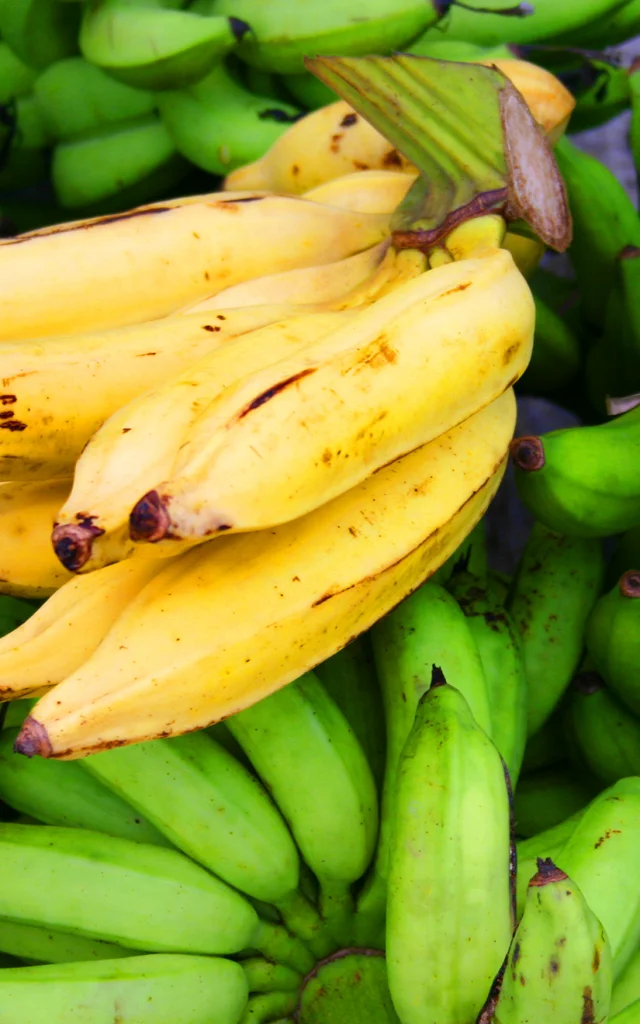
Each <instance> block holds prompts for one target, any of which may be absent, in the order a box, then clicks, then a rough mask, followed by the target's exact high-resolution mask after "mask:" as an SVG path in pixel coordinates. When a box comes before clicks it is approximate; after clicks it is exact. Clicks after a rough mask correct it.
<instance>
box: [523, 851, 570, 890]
mask: <svg viewBox="0 0 640 1024" xmlns="http://www.w3.org/2000/svg"><path fill="white" fill-rule="evenodd" d="M537 865H538V870H537V872H536V874H535V875H534V876H533V878H532V879H531V881H530V882H529V888H530V889H535V888H542V887H543V886H545V885H552V884H553V883H554V882H565V881H566V880H567V877H568V876H567V875H566V874H565V872H564V871H562V870H561V869H560V868H559V867H556V865H555V864H554V863H553V861H552V859H551V857H538V859H537Z"/></svg>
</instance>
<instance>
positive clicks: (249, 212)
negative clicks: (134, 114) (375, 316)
mask: <svg viewBox="0 0 640 1024" xmlns="http://www.w3.org/2000/svg"><path fill="white" fill-rule="evenodd" d="M387 233H388V216H387V215H386V214H365V213H352V212H351V211H349V210H341V209H340V208H339V207H336V206H331V207H329V206H323V205H321V204H320V203H314V202H312V201H308V200H305V199H301V198H299V197H295V196H275V195H264V194H260V193H255V192H240V193H239V194H225V193H221V194H219V195H218V196H215V197H210V196H208V197H205V201H192V202H188V203H183V204H181V205H179V206H175V205H174V206H172V205H169V204H162V203H156V204H154V205H152V206H143V207H138V208H137V209H134V210H129V211H128V212H126V213H122V214H114V215H111V216H105V217H101V218H95V219H93V220H91V221H81V222H79V223H78V222H77V223H76V224H61V225H58V226H57V227H56V228H55V229H52V228H46V229H44V230H39V231H32V232H29V233H28V234H24V235H18V236H17V237H16V238H10V239H6V240H5V241H2V242H0V306H1V307H2V321H1V322H0V340H6V339H13V340H15V339H19V338H34V337H38V336H40V335H47V336H49V335H55V334H74V333H79V332H82V331H87V330H97V329H106V328H109V327H120V326H124V325H126V324H132V323H142V322H144V321H147V320H153V319H156V318H158V317H163V316H166V315H167V314H169V313H172V312H175V310H177V309H181V308H184V307H185V306H187V305H188V304H189V303H195V302H197V301H198V300H199V299H202V298H205V297H206V296H208V295H212V294H214V293H215V292H217V291H221V290H222V288H227V287H229V286H230V285H232V284H237V283H239V282H240V281H247V280H249V279H250V278H253V277H258V276H259V275H260V274H264V273H266V272H267V271H269V272H270V273H274V272H276V271H280V270H288V269H291V268H292V267H304V266H307V267H310V266H314V265H316V264H320V263H328V262H330V261H331V260H338V259H342V258H343V257H344V256H350V255H352V254H353V253H355V252H360V251H362V250H363V249H367V248H369V247H370V246H372V245H375V244H376V243H377V242H380V241H382V239H383V238H384V237H385V236H386V235H387Z"/></svg>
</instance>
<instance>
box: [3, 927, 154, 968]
mask: <svg viewBox="0 0 640 1024" xmlns="http://www.w3.org/2000/svg"><path fill="white" fill-rule="evenodd" d="M0 950H3V951H6V952H10V953H12V954H13V955H15V956H18V957H20V959H21V960H23V961H25V962H27V963H30V964H37V963H42V964H66V963H76V962H79V961H81V960H116V959H119V958H120V957H124V956H135V955H136V950H134V949H126V948H125V947H124V946H117V945H116V944H115V943H113V942H104V941H103V940H102V939H88V938H86V937H85V936H84V935H72V934H71V933H69V932H59V931H56V930H55V929H54V928H41V927H38V925H31V924H22V922H20V921H5V920H0Z"/></svg>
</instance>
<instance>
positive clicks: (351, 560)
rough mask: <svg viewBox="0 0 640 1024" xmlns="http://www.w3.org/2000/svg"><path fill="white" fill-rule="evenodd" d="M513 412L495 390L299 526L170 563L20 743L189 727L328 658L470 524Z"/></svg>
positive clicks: (67, 746)
mask: <svg viewBox="0 0 640 1024" xmlns="http://www.w3.org/2000/svg"><path fill="white" fill-rule="evenodd" d="M514 418H515V404H514V397H513V393H512V392H511V391H508V392H507V393H506V394H505V395H503V396H502V397H501V398H500V399H498V400H497V401H496V402H494V403H492V404H491V405H489V406H488V407H487V408H486V409H484V410H482V411H481V412H479V413H477V414H476V415H475V416H474V417H471V418H469V419H468V420H466V421H465V423H463V424H461V425H460V426H459V427H457V428H455V430H452V431H450V432H449V433H448V434H445V435H443V436H442V437H440V438H437V439H436V440H435V441H433V442H432V443H431V444H430V445H428V446H425V447H423V448H422V449H418V450H417V451H416V452H413V453H411V454H410V455H407V456H405V457H404V459H402V460H399V461H397V462H395V463H392V464H391V465H390V466H387V467H385V468H384V469H382V470H380V471H379V472H378V473H376V474H374V475H373V476H371V477H369V479H368V480H366V481H365V482H364V483H363V484H361V485H360V486H359V487H357V488H354V489H353V490H351V491H349V492H347V493H346V494H345V495H343V496H342V497H340V498H338V499H336V500H334V501H333V502H330V503H329V504H326V505H323V506H322V507H321V508H320V509H319V510H318V511H317V512H314V513H312V514H311V515H309V516H306V517H305V518H304V519H301V520H296V521H294V522H293V523H291V524H289V525H287V526H284V527H280V528H278V529H276V530H272V531H263V532H257V533H248V534H245V535H243V536H238V537H229V538H224V539H220V540H217V541H216V542H215V543H213V544H210V545H206V546H204V547H201V548H198V549H196V550H194V551H192V552H189V553H187V554H186V555H185V556H182V557H181V558H178V559H172V560H171V561H170V562H169V563H168V565H167V567H166V568H165V569H164V570H163V571H162V572H160V573H159V574H158V575H157V576H156V577H155V578H154V580H152V582H151V583H150V584H148V585H147V587H146V588H145V589H144V590H143V591H142V592H141V593H140V594H139V595H138V597H137V598H136V600H135V601H134V602H132V604H130V605H129V606H128V607H127V608H126V609H125V610H124V611H123V614H122V616H121V617H120V619H119V621H118V623H117V624H115V625H114V626H113V627H112V629H111V631H110V633H109V634H108V636H107V637H105V640H104V641H103V643H102V644H101V645H100V647H99V648H98V650H97V651H96V652H95V654H94V655H93V656H92V657H90V658H88V659H87V661H86V662H85V664H84V666H83V667H82V668H81V669H79V670H78V671H77V672H75V673H74V674H72V675H71V676H69V677H68V678H67V679H66V680H65V681H64V682H63V683H60V684H59V685H58V686H57V687H56V689H55V691H52V694H51V696H50V697H47V696H45V697H44V698H43V699H42V700H41V701H40V702H39V704H38V705H37V706H36V708H35V709H34V711H33V713H32V716H31V719H30V720H29V725H28V727H27V726H25V728H24V729H23V733H22V734H21V738H20V739H19V740H18V746H19V748H20V750H21V751H22V752H27V751H28V752H30V753H43V754H49V755H56V756H58V755H64V756H65V757H77V756H81V755H82V754H85V753H90V752H98V751H99V750H100V749H104V748H105V747H109V746H112V745H113V741H114V740H117V741H118V742H120V743H122V742H123V741H124V742H136V741H139V740H145V739H153V738H154V737H155V736H158V735H160V734H165V735H176V734H178V733H181V732H185V731H189V730H193V729H197V728H201V727H203V726H206V725H209V724H211V723H213V722H215V721H219V720H220V719H222V718H225V717H227V716H228V715H230V714H233V713H234V712H237V711H240V710H241V709H242V708H244V707H246V706H247V705H249V704H252V703H254V702H255V701H256V700H260V699H261V698H262V697H265V696H267V694H269V693H272V692H273V691H274V690H277V689H279V688H280V687H281V686H284V685H286V683H288V682H290V681H291V680H292V679H295V678H297V677H298V676H299V675H301V674H302V673H303V672H305V671H307V670H308V669H310V668H312V667H313V666H314V665H316V664H318V662H320V661H323V660H324V659H325V658H327V657H329V656H330V655H331V654H334V653H335V652H336V651H337V650H339V649H340V648H341V647H343V646H344V644H345V643H346V642H347V641H348V640H349V639H350V638H351V637H353V636H356V635H357V634H359V633H361V632H363V631H364V630H366V629H368V628H369V627H370V626H371V625H372V623H373V622H375V621H376V620H377V619H378V618H380V617H381V616H382V615H384V614H385V613H386V612H387V611H389V609H390V607H392V606H393V605H394V604H396V603H397V602H398V601H399V600H401V599H402V597H404V596H406V594H407V593H410V592H411V591H412V590H414V589H415V588H416V587H417V586H418V585H419V584H420V583H422V581H423V580H424V579H425V578H426V577H427V576H429V575H430V573H432V572H433V571H434V570H435V569H436V568H438V566H439V565H440V564H441V563H442V562H443V561H444V560H445V559H446V558H447V556H448V555H449V554H450V553H451V551H453V550H454V549H455V548H456V547H457V546H458V545H459V544H460V542H461V540H462V539H463V537H465V536H466V535H467V534H468V533H469V532H470V530H471V529H472V528H473V526H474V525H475V523H476V522H477V521H478V519H480V517H481V516H482V514H483V513H484V511H485V509H486V507H487V505H488V503H489V501H490V500H491V497H492V496H493V494H494V493H495V490H496V488H497V486H498V484H499V482H500V479H501V477H502V473H503V471H504V465H505V459H504V455H503V452H504V450H505V448H506V446H507V444H508V439H509V437H510V435H511V432H512V430H513V425H514ZM169 581H171V582H169ZM274 595H275V596H276V597H277V601H276V600H274ZM212 623H215V624H216V628H215V630H212V628H211V624H212ZM125 636H126V639H125ZM160 678H162V684H161V685H159V681H160ZM222 679H224V680H225V684H224V686H221V685H220V680H222ZM54 694H55V697H54Z"/></svg>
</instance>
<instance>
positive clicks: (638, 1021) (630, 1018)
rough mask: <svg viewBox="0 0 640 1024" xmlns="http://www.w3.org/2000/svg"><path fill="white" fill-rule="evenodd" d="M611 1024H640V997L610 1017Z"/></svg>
mask: <svg viewBox="0 0 640 1024" xmlns="http://www.w3.org/2000/svg"><path fill="white" fill-rule="evenodd" d="M609 1024H640V999H636V1001H635V1002H634V1003H630V1005H629V1006H625V1008H624V1010H620V1013H616V1014H615V1015H614V1016H613V1017H609Z"/></svg>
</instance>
